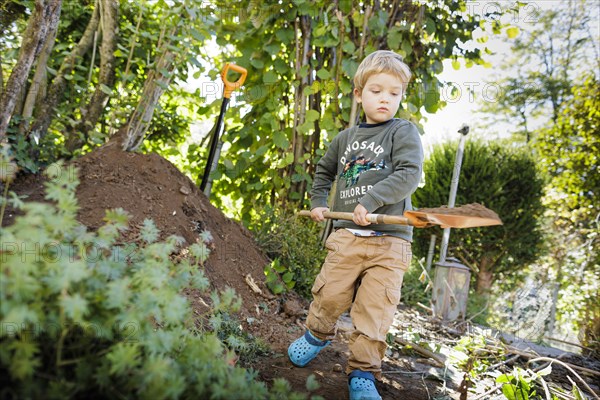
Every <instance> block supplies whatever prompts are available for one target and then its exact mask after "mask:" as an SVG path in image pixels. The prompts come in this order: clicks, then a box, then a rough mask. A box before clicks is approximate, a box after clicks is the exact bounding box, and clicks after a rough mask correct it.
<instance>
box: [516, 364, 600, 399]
mask: <svg viewBox="0 0 600 400" xmlns="http://www.w3.org/2000/svg"><path fill="white" fill-rule="evenodd" d="M536 361H550V364H552V363H557V364H560V365H562V366H563V367H565V368H566V369H568V370H569V371H570V372H571V373H572V374H573V375H575V377H576V378H577V379H579V381H580V382H581V383H583V385H584V387H585V388H586V389H587V390H588V391H589V392H590V393H591V394H592V396H594V397H595V398H596V399H597V400H600V397H599V396H598V394H597V393H596V392H594V391H593V390H592V389H591V388H590V387H589V385H588V384H587V383H586V381H584V380H583V378H582V377H581V376H579V374H577V372H575V371H574V370H573V368H571V367H573V365H571V364H568V363H566V362H563V361H559V360H556V359H554V358H550V357H538V358H534V359H532V360H529V361H527V364H528V365H529V364H530V363H533V362H536ZM575 367H577V366H576V365H575ZM579 368H583V367H579ZM584 369H587V368H584ZM589 371H592V370H589ZM592 372H594V373H595V374H598V375H600V373H599V372H596V371H592Z"/></svg>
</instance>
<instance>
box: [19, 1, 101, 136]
mask: <svg viewBox="0 0 600 400" xmlns="http://www.w3.org/2000/svg"><path fill="white" fill-rule="evenodd" d="M99 21H100V12H99V7H98V1H97V0H96V3H95V6H94V12H93V14H92V17H91V18H90V21H89V22H88V25H87V27H86V28H85V32H84V33H83V36H82V37H81V39H80V40H79V43H77V46H75V47H74V48H73V50H72V51H71V53H70V54H69V55H68V56H67V57H66V58H65V59H64V60H63V63H62V65H61V66H60V68H59V69H58V72H57V74H56V77H55V78H54V79H53V80H52V83H51V84H50V87H49V88H48V93H47V95H46V98H45V100H44V102H43V103H42V107H41V108H40V109H39V111H38V112H36V119H35V122H34V123H33V125H32V127H31V131H30V134H35V135H36V136H37V137H40V138H42V137H44V136H45V135H46V132H47V131H48V127H49V126H50V123H51V122H52V119H53V118H54V115H55V113H56V106H57V105H58V103H59V101H60V96H61V95H62V93H63V92H64V91H65V88H66V86H67V80H66V79H65V76H66V75H68V74H70V73H71V71H72V70H73V68H74V67H75V64H76V62H77V59H78V58H81V57H83V55H84V54H85V53H87V52H88V50H89V49H90V47H91V46H92V43H93V40H94V32H96V30H97V29H98V23H99Z"/></svg>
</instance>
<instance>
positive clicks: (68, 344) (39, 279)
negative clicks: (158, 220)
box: [0, 164, 304, 399]
mask: <svg viewBox="0 0 600 400" xmlns="http://www.w3.org/2000/svg"><path fill="white" fill-rule="evenodd" d="M48 171H54V173H49V174H48V178H49V181H48V183H47V195H46V198H47V199H48V200H51V201H52V202H54V203H55V205H51V204H45V203H33V202H31V203H20V201H19V200H18V198H16V197H13V199H12V200H11V201H12V202H13V203H15V205H18V206H20V208H21V209H22V210H23V211H24V213H25V214H24V215H23V216H20V217H17V218H16V219H15V222H14V224H13V225H11V226H8V227H4V228H1V231H0V232H1V234H2V247H1V252H0V257H1V259H2V263H1V271H0V272H1V275H0V300H1V301H0V323H1V330H0V383H1V385H2V387H3V388H9V389H6V390H5V391H4V392H3V394H4V395H12V396H11V397H14V398H42V397H43V398H72V397H89V396H93V397H94V398H109V397H110V398H153V399H155V398H180V397H186V398H190V397H194V398H213V399H231V398H236V399H242V398H245V399H257V398H288V397H289V398H303V397H304V395H290V394H289V385H287V384H286V383H285V382H280V381H278V382H275V384H274V385H273V388H272V389H271V390H270V391H269V389H267V388H266V386H265V385H264V384H263V383H260V382H257V381H255V378H256V373H254V372H252V371H248V370H245V369H243V368H239V367H235V366H232V365H231V364H232V363H231V359H232V357H233V355H232V354H231V353H230V352H228V351H227V349H226V346H225V345H224V344H223V342H222V341H221V340H219V337H218V334H217V333H213V329H212V328H214V331H215V332H218V331H219V329H221V328H222V327H223V326H225V324H224V322H223V319H222V318H221V317H219V315H222V314H225V313H228V312H230V311H234V310H235V307H236V305H239V299H238V298H237V296H236V295H235V293H234V292H233V291H232V290H230V291H225V292H223V293H212V295H211V296H212V300H213V309H212V311H210V314H211V315H212V317H211V316H210V315H205V316H204V317H205V318H204V319H201V320H194V319H193V317H192V312H191V308H190V304H189V302H188V300H187V299H186V297H184V296H183V295H182V294H181V293H182V290H183V289H184V288H188V287H192V288H196V289H199V290H201V291H204V292H205V291H206V290H207V288H208V285H209V281H208V280H207V278H206V277H205V275H204V273H203V271H202V269H201V268H199V267H198V266H199V265H200V266H201V265H202V263H203V261H204V260H205V259H206V258H207V257H208V255H209V250H208V248H207V246H206V245H205V243H196V244H193V245H192V246H190V247H189V248H186V249H181V248H180V247H181V243H182V240H181V239H180V238H179V237H176V236H171V237H169V238H167V239H166V240H165V241H162V242H161V241H157V238H158V237H159V231H158V229H157V228H156V227H155V225H154V223H153V222H152V221H150V220H147V221H145V222H144V224H143V226H142V227H141V229H140V233H139V237H138V238H137V240H136V241H135V243H123V242H121V241H120V240H122V233H123V232H125V231H126V229H127V220H128V217H127V215H126V214H125V212H123V211H122V210H112V211H108V212H107V213H106V217H105V220H106V224H105V225H104V226H102V227H101V228H99V229H98V231H97V232H89V231H87V229H86V227H84V226H82V225H80V224H79V223H78V222H77V220H76V219H75V216H76V212H77V209H78V206H77V201H76V198H75V188H76V186H77V183H78V181H77V175H76V171H75V170H74V169H72V168H69V169H65V168H64V167H62V166H61V165H60V164H59V165H53V166H51V168H49V169H48ZM6 200H7V199H6V198H4V199H3V201H6ZM208 236H209V235H206V236H205V237H208ZM204 321H210V324H209V323H205V322H204ZM231 341H232V340H231V338H228V339H227V342H229V343H231Z"/></svg>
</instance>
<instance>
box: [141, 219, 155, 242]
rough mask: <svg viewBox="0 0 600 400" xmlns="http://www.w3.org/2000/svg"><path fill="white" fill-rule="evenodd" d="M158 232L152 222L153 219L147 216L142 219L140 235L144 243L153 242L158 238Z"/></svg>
mask: <svg viewBox="0 0 600 400" xmlns="http://www.w3.org/2000/svg"><path fill="white" fill-rule="evenodd" d="M159 234H160V231H159V230H158V228H157V227H156V225H155V224H154V221H152V220H151V219H149V218H146V219H144V222H143V224H142V228H141V229H140V237H141V238H142V240H143V241H144V242H146V243H154V242H156V241H157V240H158V235H159Z"/></svg>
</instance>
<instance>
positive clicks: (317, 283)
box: [311, 274, 327, 297]
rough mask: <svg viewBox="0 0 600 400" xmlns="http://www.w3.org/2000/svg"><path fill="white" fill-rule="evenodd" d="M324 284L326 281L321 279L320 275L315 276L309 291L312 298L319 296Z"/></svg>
mask: <svg viewBox="0 0 600 400" xmlns="http://www.w3.org/2000/svg"><path fill="white" fill-rule="evenodd" d="M326 283H327V281H326V280H325V278H323V275H322V274H319V275H317V278H316V279H315V283H314V284H313V286H312V289H311V292H312V294H313V296H314V297H316V296H317V295H318V294H319V292H320V291H321V289H323V286H325V284H326Z"/></svg>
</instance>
